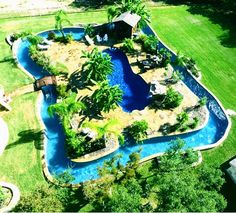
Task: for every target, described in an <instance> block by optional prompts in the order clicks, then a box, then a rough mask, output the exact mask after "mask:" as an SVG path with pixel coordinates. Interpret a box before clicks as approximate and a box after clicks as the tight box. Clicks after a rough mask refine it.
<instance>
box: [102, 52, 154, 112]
mask: <svg viewBox="0 0 236 213" xmlns="http://www.w3.org/2000/svg"><path fill="white" fill-rule="evenodd" d="M104 52H106V53H107V54H109V55H110V56H111V62H112V64H113V72H112V74H111V75H109V76H108V80H109V84H110V85H112V86H113V85H119V87H120V89H121V90H122V91H123V100H122V102H121V103H120V106H121V107H122V109H123V111H125V112H132V111H133V110H143V109H144V108H145V107H146V106H148V104H149V103H150V101H149V90H150V86H149V85H148V84H147V83H146V82H145V81H144V80H143V78H142V77H141V76H140V75H137V74H135V73H134V72H133V71H132V69H131V67H130V65H129V61H128V58H127V56H126V55H125V54H124V53H123V52H122V51H121V50H119V49H107V50H105V51H104Z"/></svg>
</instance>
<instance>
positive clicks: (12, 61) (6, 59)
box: [0, 56, 17, 67]
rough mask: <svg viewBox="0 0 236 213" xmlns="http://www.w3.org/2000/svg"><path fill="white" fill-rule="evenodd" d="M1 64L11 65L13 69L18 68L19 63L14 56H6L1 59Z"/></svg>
mask: <svg viewBox="0 0 236 213" xmlns="http://www.w3.org/2000/svg"><path fill="white" fill-rule="evenodd" d="M0 63H9V64H10V65H11V66H12V67H17V62H16V60H15V59H14V58H13V57H12V56H5V57H4V58H2V59H0Z"/></svg>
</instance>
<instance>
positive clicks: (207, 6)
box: [152, 0, 236, 48]
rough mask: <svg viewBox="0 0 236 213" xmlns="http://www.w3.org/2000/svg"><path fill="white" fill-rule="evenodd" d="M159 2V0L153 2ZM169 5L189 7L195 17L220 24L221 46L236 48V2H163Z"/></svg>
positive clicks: (179, 0) (166, 0)
mask: <svg viewBox="0 0 236 213" xmlns="http://www.w3.org/2000/svg"><path fill="white" fill-rule="evenodd" d="M152 1H153V2H157V1H158V0H152ZM162 2H164V3H165V4H168V5H175V6H178V5H187V6H188V7H189V8H188V9H187V11H188V12H190V13H191V14H193V15H202V16H204V17H207V18H209V20H210V21H211V22H212V23H214V24H219V25H220V26H221V28H222V30H223V31H224V32H223V33H222V35H220V36H218V37H217V38H218V40H219V41H220V43H221V45H222V46H224V47H228V48H234V47H236V39H235V38H236V25H235V20H236V1H233V0H229V1H225V2H226V3H223V2H221V1H213V0H208V1H207V0H206V1H203V0H178V1H176V0H162Z"/></svg>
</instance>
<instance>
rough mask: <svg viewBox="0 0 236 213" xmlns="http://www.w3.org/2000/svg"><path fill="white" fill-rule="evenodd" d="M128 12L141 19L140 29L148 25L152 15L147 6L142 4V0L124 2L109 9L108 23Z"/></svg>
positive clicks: (123, 0)
mask: <svg viewBox="0 0 236 213" xmlns="http://www.w3.org/2000/svg"><path fill="white" fill-rule="evenodd" d="M127 11H130V12H131V13H135V14H137V15H139V16H140V17H141V20H140V22H139V24H138V26H139V27H143V26H145V25H146V22H150V14H149V12H148V11H147V9H146V6H145V5H144V4H143V3H142V0H122V1H121V3H120V4H117V5H116V6H112V7H110V8H108V10H107V14H108V21H109V22H110V21H112V20H113V19H114V18H115V17H117V16H119V15H121V14H122V13H124V12H127Z"/></svg>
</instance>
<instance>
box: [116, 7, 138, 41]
mask: <svg viewBox="0 0 236 213" xmlns="http://www.w3.org/2000/svg"><path fill="white" fill-rule="evenodd" d="M140 19H141V17H140V16H139V15H137V14H135V13H131V12H129V11H128V12H125V13H122V14H121V15H120V16H118V17H117V18H115V19H114V20H113V23H114V24H115V32H116V33H117V36H118V38H120V40H123V39H124V38H131V37H132V35H133V33H134V32H135V30H136V28H137V25H138V22H139V20H140Z"/></svg>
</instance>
